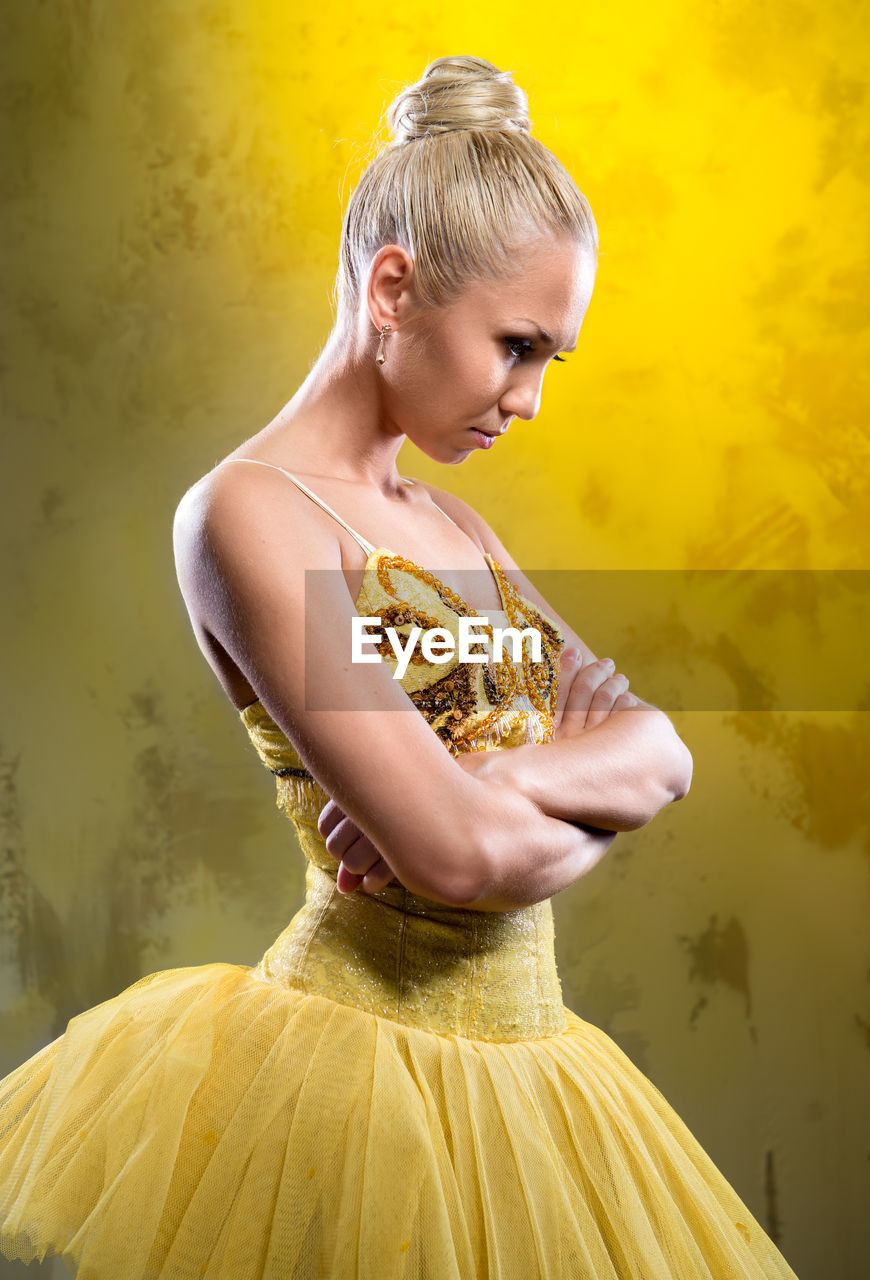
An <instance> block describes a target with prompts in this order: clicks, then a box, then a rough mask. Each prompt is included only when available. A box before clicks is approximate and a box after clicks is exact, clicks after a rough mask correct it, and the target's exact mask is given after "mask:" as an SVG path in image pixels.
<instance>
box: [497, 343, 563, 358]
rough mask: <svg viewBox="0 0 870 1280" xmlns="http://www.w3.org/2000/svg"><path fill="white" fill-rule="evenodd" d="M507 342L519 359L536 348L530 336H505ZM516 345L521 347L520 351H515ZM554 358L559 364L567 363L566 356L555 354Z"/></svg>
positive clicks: (511, 351) (509, 348)
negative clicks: (529, 338)
mask: <svg viewBox="0 0 870 1280" xmlns="http://www.w3.org/2000/svg"><path fill="white" fill-rule="evenodd" d="M505 344H506V346H507V348H508V350H509V351H510V353H511V355H512V356H514V357H516V359H517V360H521V359H522V357H523V356H524V355H528V354H529V353H530V352H532V351H534V349H535V348H534V346H533V345H532V343H531V342H529V340H528V338H505ZM515 347H519V351H515V350H514V348H515ZM553 359H554V360H558V361H559V364H564V363H565V357H564V356H553Z"/></svg>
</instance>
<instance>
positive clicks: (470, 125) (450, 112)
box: [387, 57, 531, 143]
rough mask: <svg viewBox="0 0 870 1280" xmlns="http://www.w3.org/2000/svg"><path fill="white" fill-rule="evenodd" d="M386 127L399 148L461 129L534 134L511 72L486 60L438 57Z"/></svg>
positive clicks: (395, 104) (402, 97)
mask: <svg viewBox="0 0 870 1280" xmlns="http://www.w3.org/2000/svg"><path fill="white" fill-rule="evenodd" d="M387 124H388V126H389V128H390V132H391V133H392V135H393V140H394V142H396V143H400V142H415V141H417V140H418V139H419V138H425V137H428V136H431V135H432V134H438V133H451V132H453V131H455V130H457V129H478V130H487V129H489V130H498V131H501V132H511V131H516V130H522V131H524V132H525V133H528V132H529V131H530V128H531V125H530V122H529V107H528V102H527V101H526V95H525V94H524V93H523V91H522V89H520V88H519V87H518V86H517V85H515V84H514V82H513V78H512V76H511V74H510V72H509V71H499V69H498V67H495V66H493V64H492V63H491V62H486V61H484V59H483V58H471V57H458V58H436V60H435V61H434V62H430V64H429V66H428V67H427V68H426V70H425V71H424V72H423V75H422V76H421V77H420V79H419V80H418V81H417V83H416V84H412V85H409V87H408V88H407V89H403V90H402V92H401V93H400V94H399V95H398V96H397V97H396V98H394V99H393V101H392V102H391V103H390V106H389V108H388V110H387Z"/></svg>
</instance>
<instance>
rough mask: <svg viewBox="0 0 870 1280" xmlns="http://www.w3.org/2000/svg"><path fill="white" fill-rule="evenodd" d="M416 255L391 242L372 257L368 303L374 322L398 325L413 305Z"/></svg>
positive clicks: (374, 323)
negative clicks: (413, 256)
mask: <svg viewBox="0 0 870 1280" xmlns="http://www.w3.org/2000/svg"><path fill="white" fill-rule="evenodd" d="M413 280H414V259H413V258H412V257H411V255H410V253H409V252H408V250H407V249H404V248H402V246H401V245H398V244H387V245H384V246H383V248H381V249H378V251H377V253H376V254H375V256H374V257H373V258H372V265H371V268H370V270H369V279H368V287H367V289H366V305H367V307H368V312H369V315H370V316H371V320H372V324H373V325H374V326H375V328H376V329H378V330H380V329H382V328H383V326H384V325H385V324H388V325H391V326H392V328H393V329H397V328H398V327H399V325H400V324H401V322H402V320H403V319H404V318H405V317H406V316H407V315H408V314H409V313H410V311H411V310H412V308H413V298H414V290H413Z"/></svg>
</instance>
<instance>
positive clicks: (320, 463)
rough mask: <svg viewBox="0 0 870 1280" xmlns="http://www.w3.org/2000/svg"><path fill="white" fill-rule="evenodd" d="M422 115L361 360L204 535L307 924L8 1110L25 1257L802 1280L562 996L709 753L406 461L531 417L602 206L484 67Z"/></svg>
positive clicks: (224, 665)
mask: <svg viewBox="0 0 870 1280" xmlns="http://www.w3.org/2000/svg"><path fill="white" fill-rule="evenodd" d="M389 121H390V123H391V125H392V128H393V131H394V140H393V142H392V143H391V144H390V145H389V146H388V147H387V148H386V149H385V150H384V151H383V152H381V153H380V155H379V156H377V157H376V158H375V160H374V161H373V162H372V164H371V165H370V166H369V168H368V169H367V170H366V172H365V174H364V175H363V178H362V179H361V181H360V184H359V186H358V187H357V189H356V191H355V192H354V195H353V197H352V199H351V201H350V205H349V207H348V210H347V214H346V218H345V222H344V228H343V233H342V241H341V254H340V266H339V275H338V288H337V297H338V314H337V319H336V325H335V328H334V330H333V332H332V334H331V335H330V338H329V341H328V342H327V344H326V346H325V347H324V349H323V351H322V352H321V354H320V356H319V357H318V359H317V361H316V363H315V365H314V367H313V368H312V370H311V372H310V374H309V375H308V377H307V378H306V380H305V382H304V383H303V384H302V386H301V387H300V388H299V390H298V391H297V392H296V393H295V395H294V396H293V397H292V398H291V399H290V400H289V402H288V403H287V405H285V407H284V408H283V409H282V410H281V412H280V413H279V414H278V415H277V416H276V418H275V419H274V420H273V421H272V422H271V423H269V424H268V425H267V426H266V427H265V428H263V430H262V431H260V432H258V433H257V434H255V435H254V436H252V437H251V438H250V439H248V440H246V441H245V442H244V443H243V444H241V445H240V446H239V447H238V448H237V449H236V450H234V451H233V452H232V453H231V454H230V455H229V456H228V457H227V458H225V459H223V460H222V461H221V462H220V463H219V464H218V465H217V466H216V467H215V468H213V470H212V471H210V472H209V473H208V474H207V475H206V476H204V477H203V478H202V479H201V480H200V481H198V482H197V483H196V484H195V485H194V486H193V487H192V488H191V489H190V490H189V491H188V492H187V494H185V496H184V498H183V499H182V501H181V503H180V505H179V508H178V512H177V515H176V521H175V550H176V563H177V568H178V577H179V583H180V586H181V590H182V593H183V596H184V599H185V603H186V605H187V608H188V612H189V614H190V619H191V623H192V626H193V630H194V633H195V636H196V639H197V642H198V643H199V645H200V647H201V649H202V651H203V654H204V656H205V657H206V659H207V661H208V662H209V664H210V665H211V667H212V668H213V670H214V672H215V675H216V676H217V678H218V680H219V681H220V684H221V686H222V687H223V689H224V691H225V692H226V694H227V696H228V698H229V700H230V702H231V703H232V704H233V706H234V707H235V709H236V712H237V714H238V716H239V718H240V721H241V723H242V724H243V726H244V728H245V730H246V731H247V733H248V735H249V736H250V739H251V741H252V743H253V745H254V748H255V749H256V751H257V752H258V754H259V755H260V758H261V759H262V761H263V763H264V764H265V765H266V767H267V768H268V769H269V770H270V772H271V773H272V774H273V776H274V777H275V780H276V788H277V790H276V796H277V801H278V804H279V805H280V806H281V808H282V809H283V810H284V811H285V812H286V813H287V815H288V817H289V819H290V820H291V822H292V824H293V826H294V829H295V831H296V834H297V837H298V840H299V844H300V847H301V849H302V852H303V854H304V856H305V858H306V860H307V867H306V898H305V903H304V904H303V906H302V907H301V908H300V910H299V911H298V912H297V913H296V915H295V916H294V917H293V919H292V920H291V921H290V923H289V924H288V926H287V928H286V929H285V930H284V931H283V933H282V934H281V935H280V937H279V938H278V939H277V940H276V941H275V942H274V943H273V944H272V946H270V948H269V949H268V951H267V952H266V954H265V955H264V956H263V958H262V959H261V960H260V961H259V963H258V964H256V965H255V966H251V967H249V966H244V965H229V964H222V963H213V964H208V965H201V966H198V967H195V968H182V969H172V970H165V971H163V972H161V973H156V974H150V975H148V976H147V977H144V978H142V979H141V980H140V981H139V982H138V983H136V984H135V985H134V986H133V987H131V988H129V989H128V990H127V991H124V992H122V993H121V994H120V995H118V996H116V997H114V998H113V999H111V1000H109V1001H107V1002H105V1003H104V1004H102V1005H100V1006H97V1007H96V1008H94V1009H91V1010H87V1011H86V1012H84V1013H82V1014H81V1015H80V1016H79V1017H77V1018H75V1019H73V1020H72V1021H71V1022H70V1024H69V1026H68V1028H67V1030H66V1032H65V1033H64V1035H62V1036H61V1037H59V1038H58V1039H57V1040H56V1041H54V1042H53V1043H52V1044H51V1045H49V1046H47V1047H46V1048H45V1049H43V1050H42V1051H41V1052H40V1053H38V1054H36V1055H35V1057H33V1058H31V1059H30V1060H29V1061H28V1062H26V1063H24V1064H23V1065H22V1066H21V1067H19V1068H18V1069H17V1070H16V1071H14V1072H13V1073H12V1074H11V1075H10V1076H8V1077H7V1078H6V1080H5V1081H3V1082H0V1204H2V1208H3V1230H2V1247H3V1249H4V1251H5V1252H6V1253H7V1254H8V1256H10V1257H18V1258H22V1259H24V1260H25V1261H29V1260H32V1259H33V1258H37V1257H43V1256H45V1255H46V1253H49V1252H52V1253H58V1254H61V1255H62V1256H64V1257H65V1258H67V1259H70V1260H72V1261H73V1262H75V1263H77V1264H78V1266H79V1276H80V1277H81V1280H90V1278H91V1277H95V1278H96V1277H99V1278H100V1280H108V1277H112V1278H113V1280H114V1278H115V1277H119V1278H120V1280H139V1278H140V1277H143V1278H144V1277H148V1278H149V1280H151V1278H153V1277H161V1278H163V1280H170V1278H171V1280H193V1278H194V1277H200V1276H207V1277H210V1278H211V1280H265V1278H266V1277H268V1278H269V1280H290V1277H293V1280H306V1278H310V1280H314V1277H321V1276H329V1277H331V1278H332V1280H350V1278H351V1277H357V1278H359V1280H381V1278H382V1277H384V1278H392V1277H396V1278H397V1280H477V1278H478V1277H487V1276H490V1277H496V1276H498V1277H500V1280H529V1277H533V1276H534V1277H545V1278H547V1280H566V1278H570V1280H725V1278H730V1277H741V1278H744V1280H755V1278H759V1280H760V1278H761V1277H780V1278H782V1280H785V1278H787V1277H790V1278H791V1280H794V1273H793V1272H792V1271H791V1269H790V1268H789V1266H788V1264H787V1263H786V1261H785V1260H784V1259H783V1258H782V1256H781V1255H780V1254H779V1253H778V1251H777V1250H776V1248H775V1246H774V1245H773V1243H772V1242H771V1241H770V1240H769V1239H768V1237H767V1236H766V1235H765V1233H764V1232H763V1230H762V1229H761V1227H760V1226H759V1225H758V1223H757V1222H756V1221H755V1219H754V1218H753V1217H752V1215H751V1214H750V1213H749V1211H748V1209H747V1208H746V1206H745V1205H744V1204H743V1203H742V1201H741V1200H740V1198H739V1197H738V1195H737V1194H736V1192H735V1191H734V1190H733V1189H732V1188H731V1187H730V1186H729V1184H728V1183H727V1181H726V1180H725V1178H724V1177H723V1176H722V1174H721V1173H720V1172H719V1171H718V1170H717V1168H716V1167H715V1165H714V1164H713V1162H712V1161H711V1160H710V1159H709V1157H708V1156H707V1155H706V1154H705V1153H704V1151H703V1150H702V1149H701V1147H700V1146H699V1144H698V1143H697V1141H696V1140H695V1139H694V1137H693V1136H692V1135H691V1133H690V1132H689V1131H688V1130H687V1129H686V1127H685V1126H684V1125H683V1123H682V1122H681V1121H680V1119H679V1118H678V1117H677V1116H676V1114H675V1113H674V1112H673V1110H672V1109H671V1108H670V1107H669V1105H668V1104H667V1102H666V1101H665V1100H664V1098H662V1096H661V1094H660V1093H659V1092H658V1091H657V1090H656V1089H655V1087H654V1086H653V1085H652V1084H651V1083H650V1082H649V1081H648V1080H647V1079H646V1078H645V1077H644V1076H643V1075H642V1074H641V1072H639V1071H638V1070H637V1068H636V1067H634V1065H633V1064H632V1063H631V1062H630V1060H629V1059H628V1058H627V1057H626V1056H625V1055H624V1054H623V1053H622V1052H621V1051H620V1050H619V1048H618V1047H617V1046H616V1045H615V1044H614V1043H613V1041H611V1040H610V1039H609V1037H608V1036H606V1035H605V1034H604V1033H603V1032H602V1031H600V1030H599V1029H597V1028H595V1027H593V1026H591V1025H590V1024H589V1023H587V1022H585V1021H583V1020H582V1019H581V1018H580V1017H579V1016H578V1015H577V1014H575V1013H574V1012H573V1011H571V1010H569V1009H567V1008H566V1007H565V1006H564V1004H563V1001H562V991H561V986H560V983H559V977H558V973H557V971H556V965H555V954H554V947H553V916H552V909H551V902H550V900H551V898H552V897H553V896H554V895H555V894H556V893H558V892H560V891H561V890H563V889H565V888H566V887H568V886H569V885H571V884H573V883H575V882H576V881H577V880H578V879H579V878H580V877H582V876H583V875H585V874H587V873H588V872H589V871H590V870H591V869H592V868H593V867H594V866H595V865H596V864H597V863H598V861H599V860H600V859H601V858H602V857H603V856H605V854H606V852H607V850H608V849H609V847H610V846H611V844H612V843H613V841H614V839H615V838H616V835H617V833H619V832H624V831H629V830H634V829H637V828H638V827H641V826H643V825H644V824H645V823H647V822H649V821H651V820H652V819H653V818H654V817H655V816H656V814H658V813H659V812H661V810H662V809H664V808H665V807H666V806H667V805H669V804H671V803H673V802H674V801H676V800H679V799H680V798H682V797H683V796H685V795H686V793H687V792H688V790H689V787H690V783H691V773H692V760H691V755H690V753H689V751H688V748H687V747H686V745H685V744H684V743H683V742H682V741H681V739H680V738H679V736H678V734H677V733H676V731H675V729H674V726H673V725H672V724H671V722H670V720H669V718H668V717H667V716H666V715H665V714H664V712H662V711H661V710H659V709H658V708H656V707H653V706H651V705H650V704H649V703H646V702H644V701H643V700H642V699H640V698H638V697H637V696H636V695H635V694H634V693H633V692H632V691H630V689H629V682H628V679H627V678H626V676H625V675H624V674H622V673H618V672H616V671H615V669H614V664H613V663H612V661H610V660H607V659H598V658H597V657H596V656H595V654H594V653H592V652H591V650H590V649H589V648H588V646H587V645H586V644H585V643H584V641H583V640H582V639H581V638H580V636H579V635H577V634H576V632H574V631H573V630H572V628H571V627H570V626H569V624H568V623H567V622H566V621H565V620H564V619H563V618H560V617H559V616H558V615H557V614H556V612H555V611H554V610H553V609H552V608H551V607H550V605H549V604H548V602H547V601H546V600H545V599H544V598H543V597H542V596H541V594H540V593H539V592H538V591H537V589H536V588H535V586H534V584H533V583H532V582H531V581H530V580H529V579H528V578H527V577H526V576H525V575H524V574H523V573H522V571H521V570H520V568H519V566H518V565H517V564H516V563H515V562H514V561H513V560H512V558H511V556H510V554H509V552H508V550H507V548H506V547H505V546H504V545H503V543H502V542H501V541H500V540H499V538H498V537H497V536H496V534H495V533H494V531H493V530H492V529H491V528H490V526H489V525H488V524H487V522H486V521H485V520H484V519H483V518H482V517H481V515H480V514H479V513H478V512H477V511H476V510H475V509H474V508H473V507H472V506H471V505H469V504H468V503H465V502H463V501H461V500H460V499H458V498H457V497H455V496H454V495H451V494H450V493H449V492H447V491H445V490H441V489H438V488H436V487H435V486H433V485H430V484H424V483H422V482H420V481H417V480H414V479H412V478H411V477H405V476H402V475H400V474H399V473H398V470H397V468H396V457H397V454H398V452H399V449H400V447H401V445H402V443H403V442H404V440H405V439H406V438H407V439H409V440H411V441H412V442H413V443H414V444H415V445H417V447H418V448H420V449H421V450H422V451H423V452H424V453H425V454H426V455H427V456H428V457H430V458H432V459H433V460H435V461H437V462H441V463H444V464H446V465H460V464H461V463H463V462H464V461H466V460H467V459H468V458H469V457H470V456H471V454H472V453H473V452H474V451H475V450H477V449H482V450H488V449H490V448H492V447H493V446H494V442H495V441H496V439H498V438H499V437H501V436H503V435H504V434H505V432H506V431H507V430H508V429H509V427H511V426H512V424H514V423H515V422H516V421H517V420H521V421H523V420H526V421H527V420H531V419H533V418H534V417H535V415H536V413H537V411H538V408H539V404H540V398H541V392H542V384H543V380H544V376H545V374H546V373H547V371H548V370H549V369H550V368H551V367H552V364H553V362H560V361H562V360H563V359H564V357H565V355H566V354H567V353H569V352H571V351H572V350H574V348H575V346H576V344H577V341H578V337H579V334H580V330H581V326H582V323H583V319H584V316H585V314H586V310H587V308H588V305H589V301H590V297H591V294H592V288H593V283H594V276H595V263H596V255H597V231H596V227H595V222H594V219H593V216H592V213H591V210H590V209H589V206H588V203H587V201H586V200H585V198H584V197H583V196H582V194H581V193H580V191H579V190H578V189H577V187H576V185H575V183H574V182H573V180H572V179H571V178H570V176H569V175H568V173H567V172H566V170H565V169H564V168H563V167H562V165H561V164H560V163H559V162H558V161H557V160H556V158H555V157H554V156H553V155H552V154H551V153H550V152H549V151H547V150H546V149H545V148H544V147H543V146H542V145H541V144H540V143H538V142H537V141H536V140H535V139H533V138H532V137H531V135H530V129H529V122H528V115H527V109H526V102H525V98H524V95H523V94H522V92H521V91H520V90H519V89H518V88H517V87H516V86H515V85H514V84H513V82H512V80H511V78H510V76H509V75H507V74H506V73H504V72H501V71H499V70H498V69H497V68H496V67H494V66H493V65H492V64H491V63H488V62H485V61H484V60H482V59H477V58H470V57H459V58H440V59H437V60H436V61H435V62H433V63H432V64H431V65H430V66H429V67H428V68H427V70H426V72H425V74H424V76H423V77H422V79H421V81H420V82H419V83H418V84H417V85H414V86H411V87H410V88H409V89H407V90H405V91H403V92H402V93H401V94H400V95H399V96H398V98H397V99H396V101H395V102H394V103H393V105H392V107H391V109H390V113H389ZM495 447H499V448H502V447H505V446H504V445H503V444H498V445H496V446H495ZM549 447H556V446H554V445H550V446H549ZM510 499H511V495H506V503H508V504H509V502H510ZM361 530H365V531H367V532H368V533H370V534H371V535H372V536H373V537H374V538H375V539H376V541H371V540H370V539H369V538H368V537H366V536H365V534H364V533H363V532H361ZM441 566H450V567H449V569H447V568H442V567H441ZM472 620H477V621H476V623H475V625H474V628H473V629H474V630H475V631H476V634H477V636H478V638H479V641H480V653H479V654H478V656H481V654H482V657H483V660H482V661H480V660H473V659H472V658H471V656H470V655H469V654H468V652H467V650H466V651H464V652H463V651H462V650H461V649H460V648H459V646H460V643H461V641H462V638H463V636H465V638H466V639H467V633H468V630H469V625H470V623H471V622H472ZM375 624H377V625H375ZM363 628H364V629H365V632H366V635H367V636H368V640H367V641H366V642H365V644H364V646H363V648H364V649H365V650H366V653H365V655H363V654H362V653H360V652H359V649H358V648H357V649H355V648H354V640H355V639H356V640H357V641H359V640H360V639H361V635H360V633H361V630H362V629H363ZM502 631H503V632H506V633H512V634H514V635H515V636H516V637H518V640H517V644H516V646H515V647H514V649H513V651H512V652H510V651H504V650H500V649H498V648H497V645H496V641H497V640H498V634H497V633H499V632H502ZM423 634H425V635H427V636H428V637H429V641H427V645H421V646H416V647H414V646H412V645H411V643H410V642H411V640H415V641H416V639H417V638H418V637H419V636H422V635H423ZM430 641H431V643H430ZM436 641H437V642H439V644H440V647H437V646H436V643H435V642H436ZM364 656H365V657H366V658H368V659H371V660H362V659H363V657H364Z"/></svg>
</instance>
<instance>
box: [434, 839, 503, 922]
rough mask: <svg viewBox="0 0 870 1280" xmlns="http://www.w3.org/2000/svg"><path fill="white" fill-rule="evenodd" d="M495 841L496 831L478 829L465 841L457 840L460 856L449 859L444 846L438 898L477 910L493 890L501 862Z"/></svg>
mask: <svg viewBox="0 0 870 1280" xmlns="http://www.w3.org/2000/svg"><path fill="white" fill-rule="evenodd" d="M492 845H493V840H492V833H487V832H480V831H475V832H472V834H471V836H470V837H469V838H467V839H466V841H465V842H459V841H457V842H456V844H455V846H454V848H455V851H456V855H457V856H456V857H451V858H450V859H449V860H445V859H444V857H443V850H442V858H441V861H440V863H439V875H438V883H437V885H436V890H437V899H436V901H439V902H443V903H444V904H445V905H446V906H449V907H462V908H465V909H467V910H474V909H475V906H476V904H477V903H479V902H481V901H482V900H483V899H485V898H486V897H487V895H488V894H489V893H490V892H491V891H492V886H493V882H494V879H495V867H496V865H497V859H496V856H495V850H494V849H493V847H492Z"/></svg>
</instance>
